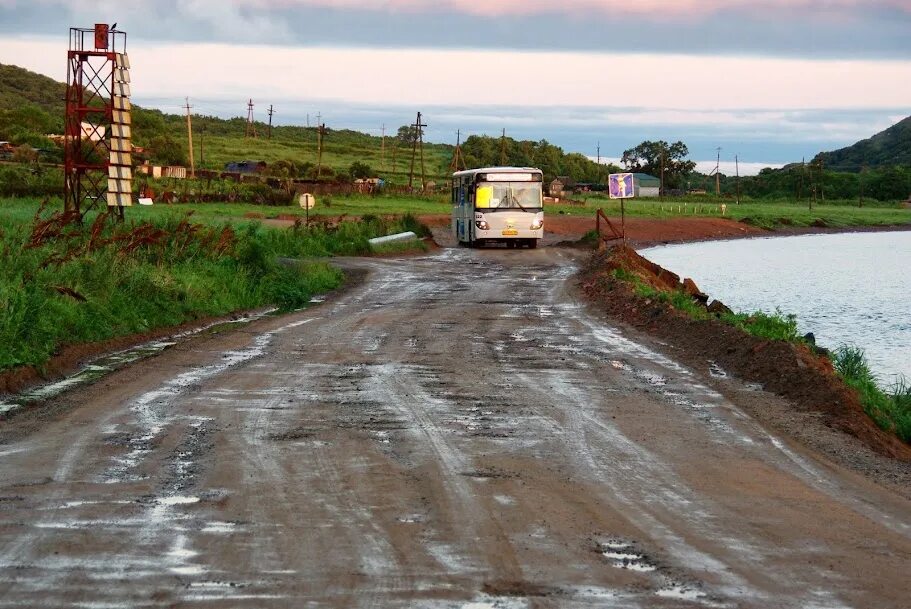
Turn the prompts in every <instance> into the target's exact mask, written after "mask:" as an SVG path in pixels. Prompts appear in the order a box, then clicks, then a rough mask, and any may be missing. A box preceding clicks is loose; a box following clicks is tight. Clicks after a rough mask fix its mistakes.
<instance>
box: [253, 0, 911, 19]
mask: <svg viewBox="0 0 911 609" xmlns="http://www.w3.org/2000/svg"><path fill="white" fill-rule="evenodd" d="M254 4H258V5H259V6H261V7H267V6H293V5H302V6H317V7H326V8H336V9H359V10H375V11H384V12H396V11H400V12H423V13H431V12H441V11H446V10H448V11H454V12H457V13H464V14H469V15H478V16H484V17H497V16H524V15H546V14H571V15H586V14H592V13H596V14H600V15H636V16H652V17H654V18H655V19H662V18H666V17H669V16H677V17H701V16H706V15H711V14H714V13H719V12H722V11H749V12H751V13H766V14H767V13H779V14H780V13H782V12H787V13H793V12H797V11H801V12H814V13H823V14H831V13H841V12H846V11H870V10H875V9H883V8H892V9H898V10H902V11H906V12H909V13H911V0H632V1H631V0H561V1H560V2H555V1H553V0H277V1H270V0H258V1H257V2H254Z"/></svg>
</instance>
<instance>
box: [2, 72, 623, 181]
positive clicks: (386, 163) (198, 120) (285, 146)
mask: <svg viewBox="0 0 911 609" xmlns="http://www.w3.org/2000/svg"><path fill="white" fill-rule="evenodd" d="M135 76H136V77H137V79H138V75H135ZM65 90H66V85H65V84H63V83H58V82H56V81H54V80H53V79H51V78H48V77H46V76H41V75H40V74H35V73H34V72H30V71H28V70H25V69H23V68H19V67H17V66H11V65H0V140H9V141H11V142H13V143H14V144H29V145H31V146H33V147H35V148H39V149H40V148H46V147H47V146H48V140H47V138H45V137H44V135H45V134H48V133H62V132H63V112H64V96H65ZM337 127H338V125H327V133H326V136H325V138H324V139H323V145H322V155H320V154H319V146H318V144H317V141H318V135H317V130H316V128H315V127H300V126H295V125H281V126H275V127H274V128H273V129H272V137H271V138H268V137H267V136H266V134H267V133H268V131H269V128H268V126H267V125H266V124H264V123H262V122H257V123H256V133H257V135H258V137H256V138H248V137H245V133H246V131H247V124H246V120H245V119H243V118H239V117H236V118H231V119H227V120H225V119H221V118H218V117H213V116H200V115H194V116H193V141H194V150H193V153H194V160H195V166H196V168H197V169H213V170H221V169H223V168H224V167H225V165H226V164H227V163H230V162H232V161H243V160H256V161H265V162H266V163H268V164H269V165H270V166H274V169H275V170H276V171H280V170H281V171H283V173H282V175H289V176H310V175H312V174H313V173H314V170H315V169H316V165H317V164H318V163H320V162H321V163H322V165H321V169H320V172H319V174H320V175H321V176H327V175H328V176H332V175H337V176H339V177H342V178H344V177H346V176H348V174H352V173H373V174H379V175H382V176H383V177H384V178H386V179H388V180H390V181H393V182H396V183H405V182H407V181H408V174H409V170H410V166H411V151H412V137H411V136H412V133H413V130H412V129H410V128H409V127H408V126H402V127H400V128H399V129H398V130H397V131H392V130H390V132H388V134H387V136H386V138H385V140H383V138H381V137H378V136H375V135H370V134H367V133H361V132H358V131H353V130H350V129H338V128H337ZM133 143H134V144H135V145H136V146H139V147H142V148H144V149H145V151H146V152H145V153H144V154H146V155H147V157H148V158H149V159H150V160H151V161H152V162H153V163H156V164H162V165H186V164H188V154H187V136H186V117H185V116H182V115H177V114H166V113H163V112H161V111H159V110H149V109H144V108H140V107H139V106H135V105H134V106H133ZM503 144H504V142H502V141H501V140H500V138H492V137H485V136H472V137H470V138H468V139H467V140H466V141H465V142H464V144H463V152H464V158H465V160H466V161H467V162H469V163H472V164H474V166H476V167H477V166H487V165H497V164H499V163H500V160H501V158H502V155H503V153H504V152H505V154H506V159H505V160H506V163H507V164H513V165H523V166H524V165H528V164H533V165H535V166H537V167H540V168H541V169H543V170H544V173H545V175H546V176H547V177H548V178H553V177H556V176H558V175H566V176H570V177H571V178H572V179H573V180H575V181H577V182H600V183H603V182H604V181H605V180H606V179H607V173H609V172H610V171H611V169H612V167H611V166H607V165H597V164H596V163H594V162H593V161H591V160H590V159H588V158H586V157H585V156H584V155H581V154H579V153H566V152H564V151H563V149H562V148H560V147H558V146H554V145H553V144H550V143H548V142H547V141H545V140H541V141H517V140H514V139H512V138H506V141H505V150H504V146H503ZM453 151H454V146H452V145H450V144H434V143H426V142H425V144H424V166H425V170H426V174H427V177H428V178H429V179H432V180H434V181H444V180H447V179H448V176H449V175H450V163H451V160H452V155H453ZM60 154H62V152H60ZM355 163H357V164H358V166H357V167H355V166H354V165H355ZM364 164H366V165H367V167H364ZM417 167H419V165H417V166H416V170H417ZM614 169H616V168H614Z"/></svg>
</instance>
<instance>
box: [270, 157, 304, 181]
mask: <svg viewBox="0 0 911 609" xmlns="http://www.w3.org/2000/svg"><path fill="white" fill-rule="evenodd" d="M266 173H268V174H269V175H270V176H275V177H276V178H296V177H297V175H298V168H297V165H295V163H294V161H292V160H291V159H282V160H280V161H275V162H274V163H272V164H271V165H270V166H269V169H268V170H267V172H266Z"/></svg>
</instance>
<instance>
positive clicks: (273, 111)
mask: <svg viewBox="0 0 911 609" xmlns="http://www.w3.org/2000/svg"><path fill="white" fill-rule="evenodd" d="M274 113H275V110H273V109H272V104H269V139H270V140H271V139H272V115H273V114H274Z"/></svg>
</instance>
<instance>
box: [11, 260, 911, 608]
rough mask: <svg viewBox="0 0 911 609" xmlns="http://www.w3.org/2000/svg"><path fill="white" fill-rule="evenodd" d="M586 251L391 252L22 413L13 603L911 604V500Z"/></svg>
mask: <svg viewBox="0 0 911 609" xmlns="http://www.w3.org/2000/svg"><path fill="white" fill-rule="evenodd" d="M567 256H568V254H566V253H563V252H560V251H556V250H545V251H542V250H538V251H502V250H501V251H467V250H446V251H444V252H443V253H441V254H439V255H436V256H432V257H427V258H420V259H409V260H407V261H395V260H390V261H365V262H363V263H359V264H363V265H367V266H370V267H371V268H372V273H371V275H370V277H369V279H368V280H367V282H366V283H365V284H363V285H362V286H361V287H359V288H357V289H355V290H353V291H351V292H349V293H348V294H346V295H345V296H343V297H341V298H340V299H338V300H336V301H334V302H330V303H326V304H324V305H322V306H320V307H316V308H314V309H311V310H308V311H304V312H300V313H296V314H293V315H290V316H285V317H281V318H275V319H267V320H263V321H260V322H255V323H254V324H252V325H250V326H248V327H247V328H245V329H244V330H242V331H237V332H232V333H228V334H224V335H218V336H206V337H200V338H199V339H195V340H194V341H191V342H189V343H187V344H186V345H183V346H178V347H175V348H173V349H172V350H170V351H167V352H165V353H164V354H162V355H160V356H157V357H155V358H153V359H151V360H148V361H147V362H144V363H142V364H140V365H136V366H133V367H130V368H127V369H124V370H121V371H118V372H116V373H114V374H113V375H111V376H109V377H107V378H106V379H105V380H104V381H101V382H100V383H98V384H96V385H94V386H92V387H87V388H83V389H79V390H77V391H74V392H72V393H70V394H68V395H67V396H65V398H63V399H64V400H65V401H66V402H67V407H66V408H60V409H58V410H57V411H56V412H57V414H56V415H54V417H53V418H52V419H50V420H47V421H43V422H41V423H40V424H37V425H36V424H35V423H34V420H33V419H30V418H28V417H22V418H20V419H17V420H14V421H13V422H12V423H10V424H7V425H6V426H5V427H4V428H2V430H0V441H2V442H3V443H2V444H0V607H35V606H53V607H115V606H116V607H120V606H130V607H184V606H205V607H297V606H309V605H307V603H311V602H312V603H313V604H314V606H333V607H390V606H391V607H395V606H400V607H468V606H470V607H551V606H560V607H576V606H579V607H584V606H597V607H670V606H674V607H676V606H710V607H795V608H796V607H858V608H861V607H873V606H875V607H900V606H904V605H905V603H906V601H907V598H906V595H905V586H904V583H905V582H906V581H907V580H906V577H907V569H908V565H909V561H911V540H909V535H911V509H909V508H911V505H909V502H908V501H907V500H905V499H902V498H900V497H898V496H897V495H894V494H892V493H891V492H889V491H887V490H884V489H882V488H880V487H878V486H876V485H874V484H872V483H870V482H867V481H866V480H864V479H863V478H860V477H858V476H856V475H854V474H850V473H847V472H844V471H842V470H840V469H838V468H836V467H834V466H831V465H829V464H827V463H825V462H822V461H820V460H818V459H817V458H815V457H813V456H812V455H808V454H805V453H804V452H803V451H802V450H801V449H799V448H797V447H794V446H790V445H789V444H787V443H786V442H784V441H783V440H781V439H778V438H776V437H774V436H772V435H769V434H768V433H767V432H765V431H764V430H763V429H762V428H761V427H760V426H759V425H758V424H756V423H755V422H754V421H753V420H752V419H751V418H749V417H747V416H746V415H744V414H743V412H742V410H741V409H739V408H738V407H737V406H736V405H735V404H733V403H731V402H730V401H728V400H727V399H726V398H724V397H723V396H722V395H721V393H718V392H717V391H716V389H715V388H713V387H710V385H712V384H713V383H715V382H716V381H707V380H705V379H701V378H700V377H699V376H698V375H697V374H695V373H694V372H692V371H690V370H688V369H686V368H684V367H682V366H680V365H679V364H677V363H675V362H673V361H671V360H669V359H667V358H665V357H663V356H661V355H659V354H657V353H655V352H653V351H651V350H649V349H648V348H646V347H644V346H642V345H641V344H639V343H637V342H635V341H632V340H630V339H627V338H625V337H624V336H623V335H621V334H620V333H619V332H618V331H617V330H615V329H612V328H611V327H609V326H607V325H604V324H603V323H602V322H601V321H599V320H598V319H596V318H594V317H592V316H590V315H589V314H588V313H586V311H585V310H584V309H583V308H582V307H580V305H578V304H577V303H575V302H574V301H573V300H572V299H571V298H570V297H569V296H568V295H567V282H568V281H569V280H570V277H571V275H572V273H573V270H574V266H573V264H572V261H571V260H570V259H569V258H567ZM717 382H722V381H717ZM724 382H730V383H733V382H734V381H730V380H728V381H724ZM756 399H774V398H771V397H769V396H765V395H764V394H759V393H757V394H756Z"/></svg>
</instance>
